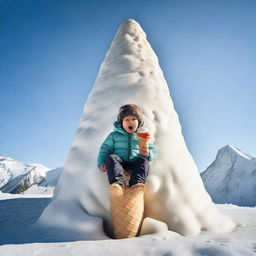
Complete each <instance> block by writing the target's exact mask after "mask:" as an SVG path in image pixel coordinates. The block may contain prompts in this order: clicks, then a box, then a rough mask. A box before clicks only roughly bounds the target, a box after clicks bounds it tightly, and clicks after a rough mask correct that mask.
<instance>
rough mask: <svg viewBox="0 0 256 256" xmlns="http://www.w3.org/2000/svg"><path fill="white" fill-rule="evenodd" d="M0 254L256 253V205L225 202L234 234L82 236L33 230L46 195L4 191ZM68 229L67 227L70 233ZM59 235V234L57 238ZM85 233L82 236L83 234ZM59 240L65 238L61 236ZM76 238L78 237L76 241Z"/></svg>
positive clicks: (0, 202)
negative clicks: (234, 225)
mask: <svg viewBox="0 0 256 256" xmlns="http://www.w3.org/2000/svg"><path fill="white" fill-rule="evenodd" d="M0 199H1V200H0V244H1V246H0V255H1V256H5V255H6V256H7V255H8V256H12V255H20V253H21V251H22V254H23V255H39V256H40V255H47V256H51V255H63V256H65V255H103V253H104V255H105V256H108V255H111V256H115V255H118V256H119V255H161V256H171V255H174V256H175V255H182V256H189V255H191V256H192V255H193V256H197V255H209V256H220V255H228V256H231V255H232V256H235V255H256V218H255V217H256V208H255V207H254V208H252V207H251V208H249V207H238V206H234V205H219V206H218V207H219V209H220V210H221V211H222V212H224V213H225V214H227V215H228V216H230V217H231V218H232V219H234V220H236V221H239V222H240V223H241V226H240V227H239V228H237V229H236V230H235V231H234V232H232V233H229V234H219V235H216V234H214V235H213V234H208V233H202V234H201V235H199V236H196V237H182V236H180V235H178V234H176V233H173V232H169V233H166V234H161V235H148V236H144V237H139V238H133V239H124V240H111V239H109V240H101V241H81V236H80V238H79V239H76V236H75V235H73V237H72V238H71V237H70V236H65V234H63V233H61V231H60V230H58V231H56V230H55V231H54V230H42V229H40V230H37V229H36V228H35V227H34V228H32V229H31V227H33V226H31V224H32V223H33V222H35V220H36V219H37V218H38V217H39V215H40V214H41V212H42V211H43V209H44V208H45V207H46V206H47V205H48V203H49V202H50V197H49V196H48V197H46V196H45V195H8V194H0ZM64 233H65V232H64ZM56 237H58V239H56ZM77 237H79V236H77ZM57 240H59V241H57ZM71 240H74V241H71Z"/></svg>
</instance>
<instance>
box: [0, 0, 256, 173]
mask: <svg viewBox="0 0 256 256" xmlns="http://www.w3.org/2000/svg"><path fill="white" fill-rule="evenodd" d="M0 13H1V18H2V19H1V30H0V38H1V41H0V54H1V58H0V84H1V92H2V93H1V95H0V107H1V132H0V136H1V137H0V141H1V143H0V155H2V156H8V157H11V158H14V159H17V160H19V161H23V162H34V163H41V164H44V165H45V166H47V167H50V168H55V167H58V166H63V165H64V164H65V160H66V157H67V154H68V151H69V148H70V146H71V143H72V138H73V136H74V134H75V132H76V129H77V128H78V125H79V119H80V117H81V115H82V112H83V105H84V103H85V102H86V99H87V97H88V94H89V93H90V91H91V89H92V86H93V84H94V81H95V79H96V76H97V73H98V71H99V67H100V64H101V63H102V61H103V59H104V56H105V54H106V52H107V50H108V49H109V46H110V44H111V41H112V40H113V37H114V35H115V33H116V31H117V29H118V27H119V26H120V25H121V23H122V22H123V21H124V20H126V19H129V18H132V19H135V20H136V21H137V22H139V23H140V25H141V26H142V28H143V30H144V31H145V33H146V34H147V36H148V41H149V43H150V44H151V46H152V48H153V49H154V51H155V53H156V55H157V56H158V59H159V62H160V66H161V68H162V70H163V73H164V76H165V78H166V81H167V83H168V85H169V89H170V94H171V97H172V100H173V102H174V106H175V110H176V111H177V113H178V115H179V119H180V123H181V126H182V132H183V135H184V138H185V141H186V144H187V147H188V149H189V151H190V153H191V154H192V156H193V158H194V160H195V162H196V164H197V166H198V168H199V170H200V171H204V170H205V169H206V168H207V166H209V165H210V164H211V163H212V161H213V160H214V158H215V156H216V154H217V151H218V150H219V149H220V148H221V147H223V146H225V145H228V144H230V145H232V146H234V147H236V148H239V149H240V150H241V151H243V152H245V153H248V154H250V155H252V156H255V155H256V142H255V139H254V137H255V130H256V119H255V118H254V115H255V114H254V112H255V111H254V109H255V106H254V102H255V95H256V78H255V75H254V69H255V66H256V51H255V45H256V34H255V27H256V26H255V25H256V16H255V13H256V2H255V1H253V0H251V1H249V0H244V1H242V0H241V1H232V2H231V1H228V0H223V1H218V0H217V1H203V0H197V1H189V0H182V1H178V0H176V1H161V2H159V1H146V2H140V1H138V2H136V1H134V0H132V1H122V2H120V1H113V0H109V1H82V0H75V1H67V0H63V1H61V2H59V1H56V0H52V1H50V0H45V1H42V0H38V1H32V0H24V1H22V2H21V1H18V0H14V1H8V0H5V1H1V3H0Z"/></svg>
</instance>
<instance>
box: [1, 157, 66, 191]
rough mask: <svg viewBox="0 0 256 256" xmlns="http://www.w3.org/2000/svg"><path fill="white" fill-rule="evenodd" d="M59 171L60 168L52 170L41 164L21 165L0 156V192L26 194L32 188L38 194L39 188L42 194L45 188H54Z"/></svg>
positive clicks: (18, 162) (21, 163)
mask: <svg viewBox="0 0 256 256" xmlns="http://www.w3.org/2000/svg"><path fill="white" fill-rule="evenodd" d="M61 171H62V168H57V169H54V170H52V169H50V168H47V167H45V166H44V165H42V164H35V163H23V162H20V161H17V160H14V159H12V158H10V157H4V156H0V190H1V191H2V192H4V193H14V194H16V193H26V192H27V191H28V189H29V188H31V187H34V189H33V191H34V192H36V191H38V192H39V193H40V189H39V187H41V190H42V191H41V192H43V191H45V187H55V186H56V184H57V181H58V178H59V175H60V173H61ZM42 187H44V188H43V189H42ZM48 190H49V189H48ZM48 190H47V191H48ZM30 192H31V191H30ZM49 192H50V191H49ZM51 192H52V191H51Z"/></svg>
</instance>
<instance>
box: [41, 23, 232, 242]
mask: <svg viewBox="0 0 256 256" xmlns="http://www.w3.org/2000/svg"><path fill="white" fill-rule="evenodd" d="M159 40H161V39H159ZM162 40H164V38H162ZM85 61H86V59H85ZM176 86H178V85H176ZM128 103H133V104H138V105H139V106H140V107H141V108H142V110H143V113H144V115H145V121H146V124H147V126H148V128H149V130H150V131H151V134H152V138H151V139H152V141H153V143H154V144H155V145H156V146H157V147H158V149H159V157H158V158H157V159H156V160H155V161H154V162H153V163H152V165H151V167H150V173H149V176H148V179H147V183H146V186H147V190H146V192H145V207H144V216H145V217H150V218H152V219H155V220H158V221H162V222H164V223H166V224H167V225H168V228H169V230H172V231H175V232H178V233H180V234H182V235H197V234H199V233H200V232H201V230H204V231H211V232H218V233H221V232H229V231H231V230H233V229H234V227H235V225H234V223H233V221H232V220H231V219H229V218H228V217H227V216H225V215H223V214H222V213H221V212H220V211H219V210H218V209H217V207H216V206H215V205H214V204H213V202H212V200H211V198H210V196H209V195H208V193H207V192H206V191H205V188H204V185H203V183H202V180H201V177H200V174H199V172H198V169H197V167H196V165H195V162H194V160H193V157H192V156H191V154H190V153H189V151H188V149H187V146H186V143H185V141H184V138H183V135H182V130H181V125H180V122H179V118H178V115H177V113H176V111H175V109H174V106H173V102H172V99H171V97H170V92H169V88H168V85H167V83H166V81H165V78H164V76H163V72H162V70H161V68H160V66H159V63H158V58H157V56H156V54H155V53H154V51H153V50H152V48H151V46H150V44H149V43H148V41H147V37H146V34H145V32H144V31H143V30H142V28H141V26H140V25H139V24H138V23H137V22H136V21H134V20H131V19H130V20H127V21H125V22H124V23H123V24H122V25H121V26H120V28H119V29H118V31H117V33H116V35H115V38H114V40H113V42H112V44H111V47H110V49H109V51H108V52H107V54H106V56H105V60H104V61H103V63H102V65H101V67H100V70H99V74H98V77H97V79H96V82H95V84H94V86H93V88H92V91H91V93H90V95H89V97H88V99H87V101H86V104H85V106H84V112H83V114H82V117H81V120H80V124H79V128H78V130H77V132H76V134H75V136H74V139H73V143H72V147H71V149H70V152H69V155H68V158H67V161H66V164H65V168H64V171H63V174H62V176H61V179H60V182H59V184H58V186H57V188H56V191H55V195H54V200H53V202H52V203H50V204H49V206H48V207H47V208H46V209H45V211H44V213H43V215H42V216H41V219H40V220H41V222H44V223H46V224H48V225H59V226H62V227H63V226H65V227H70V229H79V230H83V232H85V233H86V234H84V235H83V237H84V239H87V238H88V239H89V238H90V239H101V238H103V237H104V235H103V234H104V229H103V225H102V223H103V220H104V223H105V227H106V230H107V229H108V227H110V226H111V211H110V208H111V207H110V200H109V195H108V193H106V191H108V187H109V183H108V180H107V175H106V173H102V172H100V171H99V170H98V168H97V164H96V160H97V155H98V152H99V147H100V145H101V143H102V141H103V140H104V139H105V138H106V136H107V135H108V134H109V133H110V132H111V131H112V130H113V126H112V123H113V122H114V121H115V120H116V116H117V111H118V109H119V108H120V106H122V105H125V104H128ZM199 143H200V142H199Z"/></svg>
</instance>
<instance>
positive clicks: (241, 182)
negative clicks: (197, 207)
mask: <svg viewBox="0 0 256 256" xmlns="http://www.w3.org/2000/svg"><path fill="white" fill-rule="evenodd" d="M201 176H202V179H203V181H204V185H205V188H206V190H207V191H208V192H209V194H210V195H211V197H212V199H213V201H214V202H216V203H232V204H237V205H240V206H255V205H256V158H255V157H252V156H250V155H248V154H246V153H243V152H242V151H241V150H239V149H237V148H235V147H233V146H231V145H227V146H225V147H223V148H221V149H220V150H219V151H218V153H217V156H216V158H215V160H214V161H213V163H212V164H211V165H210V166H209V167H208V168H207V169H206V170H205V171H204V172H203V173H202V174H201Z"/></svg>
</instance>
